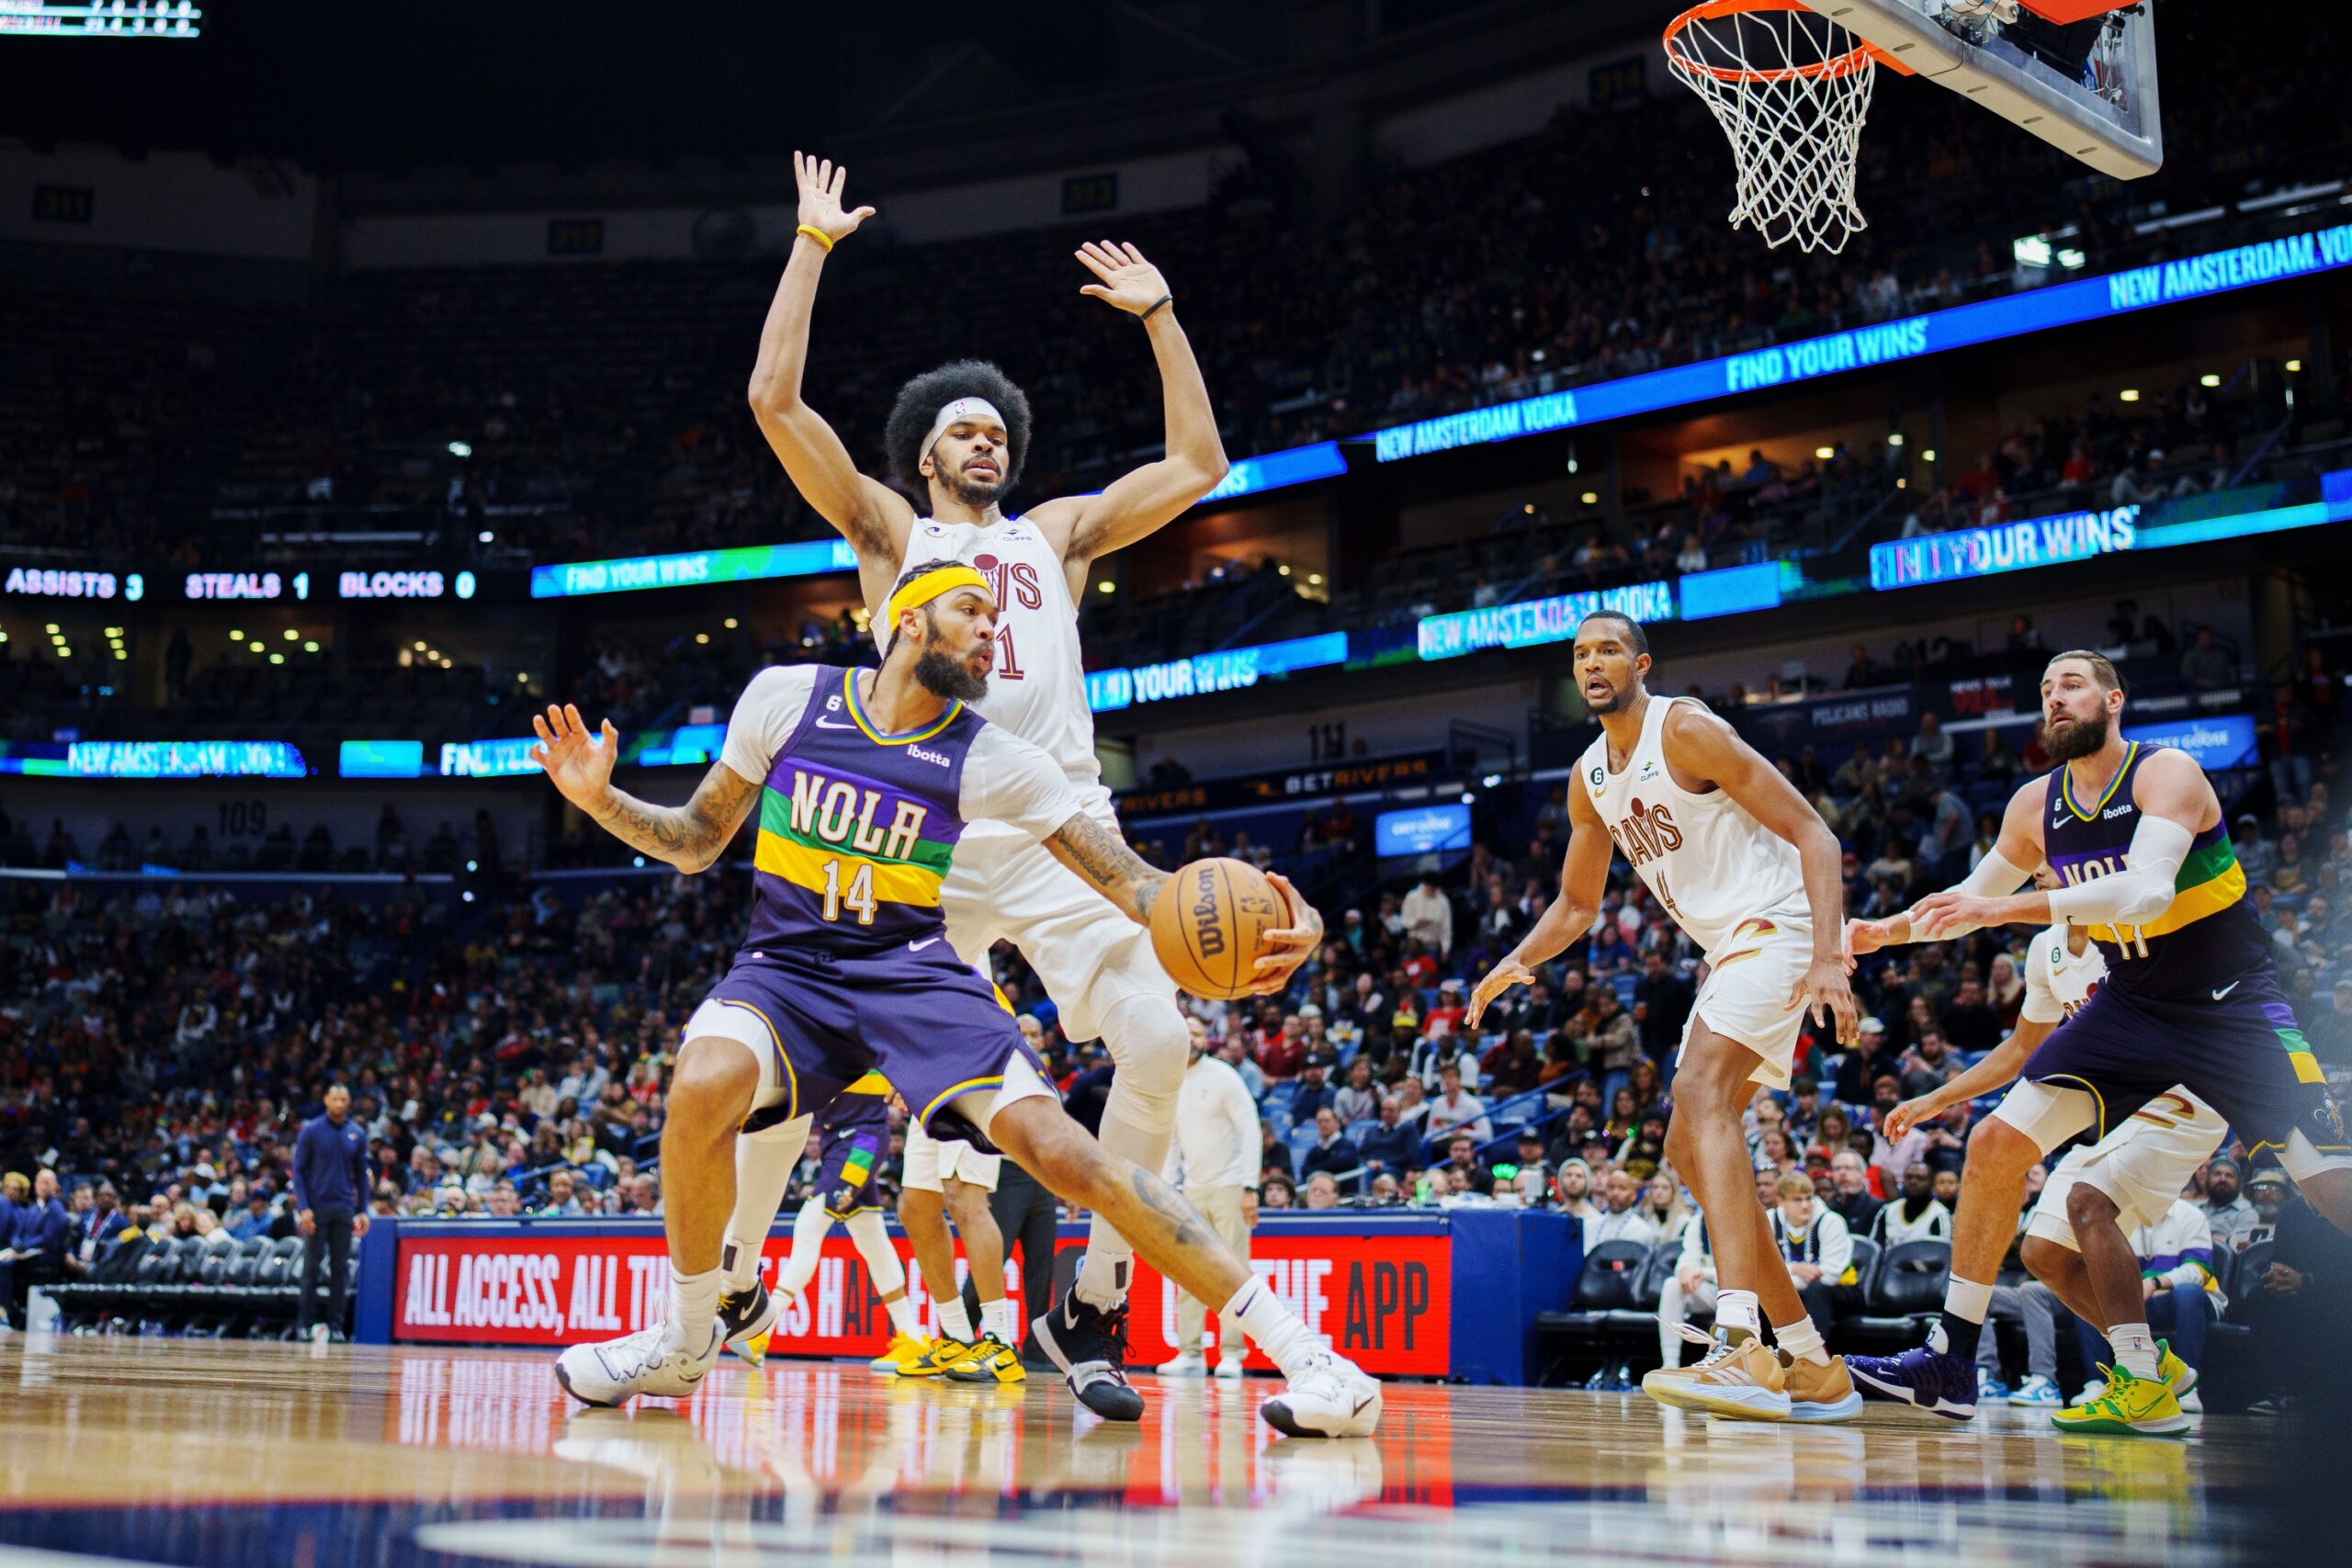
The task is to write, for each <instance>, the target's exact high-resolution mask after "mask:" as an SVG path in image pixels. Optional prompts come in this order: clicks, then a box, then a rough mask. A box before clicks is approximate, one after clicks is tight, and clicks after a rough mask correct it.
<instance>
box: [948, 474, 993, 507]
mask: <svg viewBox="0 0 2352 1568" xmlns="http://www.w3.org/2000/svg"><path fill="white" fill-rule="evenodd" d="M939 483H940V487H941V488H942V489H943V490H944V491H947V493H948V494H950V495H952V496H954V497H955V498H956V501H958V502H961V503H962V504H964V505H966V506H968V507H970V508H971V509H972V510H973V511H975V512H984V511H986V510H987V509H988V508H989V507H991V506H994V505H995V504H996V503H997V500H998V498H999V497H1001V495H1003V494H1004V481H1003V480H1002V479H966V478H965V477H964V476H963V475H962V474H961V473H954V474H942V475H940V476H939Z"/></svg>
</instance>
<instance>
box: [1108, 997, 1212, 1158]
mask: <svg viewBox="0 0 2352 1568" xmlns="http://www.w3.org/2000/svg"><path fill="white" fill-rule="evenodd" d="M1103 1043H1104V1044H1106V1045H1108V1046H1109V1047H1110V1048H1111V1060H1112V1061H1113V1062H1114V1063H1116V1064H1117V1065H1118V1069H1119V1070H1118V1074H1117V1076H1116V1077H1114V1078H1113V1079H1112V1080H1111V1093H1112V1096H1113V1099H1114V1102H1115V1101H1116V1100H1120V1099H1125V1100H1126V1101H1127V1102H1128V1103H1129V1104H1130V1105H1131V1106H1133V1107H1135V1108H1136V1110H1137V1111H1145V1112H1148V1116H1138V1117H1137V1118H1136V1119H1137V1120H1144V1121H1147V1122H1148V1124H1150V1125H1155V1126H1157V1125H1161V1124H1166V1123H1170V1122H1173V1121H1174V1119H1175V1115H1176V1095H1177V1093H1178V1091H1179V1090H1181V1089H1182V1088H1183V1087H1184V1069H1185V1067H1186V1066H1189V1065H1190V1063H1191V1061H1192V1055H1193V1036H1192V1032H1191V1031H1190V1030H1188V1029H1186V1028H1185V1027H1184V1015H1183V1013H1182V1012H1181V1011H1180V1010H1178V1009H1177V1006H1176V1003H1175V1002H1174V1001H1173V1000H1172V999H1171V998H1167V997H1159V996H1151V995H1148V994H1147V995H1138V996H1132V997H1128V998H1125V1000H1123V1001H1120V1002H1119V1003H1117V1004H1116V1005H1114V1007H1112V1008H1111V1009H1110V1010H1108V1011H1107V1012H1106V1013H1105V1014H1104V1015H1103Z"/></svg>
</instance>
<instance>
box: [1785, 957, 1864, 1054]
mask: <svg viewBox="0 0 2352 1568" xmlns="http://www.w3.org/2000/svg"><path fill="white" fill-rule="evenodd" d="M1847 966H1848V965H1847V960H1846V959H1845V957H1844V956H1843V955H1842V954H1841V955H1840V956H1838V957H1836V958H1816V959H1815V960H1814V961H1813V962H1812V963H1811V964H1808V965H1806V967H1805V972H1804V974H1802V975H1800V976H1797V983H1796V984H1795V985H1793V986H1792V987H1789V1000H1788V1006H1789V1008H1790V1009H1791V1010H1795V1009H1797V1008H1803V1009H1804V1010H1806V1012H1808V1013H1809V1014H1811V1015H1812V1018H1813V1021H1814V1023H1815V1026H1816V1027H1818V1026H1819V1025H1821V1024H1823V1023H1825V1022H1829V1021H1835V1022H1836V1024H1837V1029H1838V1043H1839V1044H1840V1045H1851V1044H1852V1043H1854V1042H1855V1040H1857V1039H1858V1038H1860V1034H1861V1013H1860V1010H1859V1009H1857V1008H1856V1007H1855V1005H1854V988H1853V987H1852V986H1851V985H1849V983H1848V982H1847V979H1846V971H1847ZM1825 1015H1826V1016H1825Z"/></svg>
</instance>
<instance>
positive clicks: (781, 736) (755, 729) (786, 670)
mask: <svg viewBox="0 0 2352 1568" xmlns="http://www.w3.org/2000/svg"><path fill="white" fill-rule="evenodd" d="M817 670H818V667H817V666H816V665H814V664H775V665H771V666H769V667H768V668H767V669H765V670H763V671H760V672H759V673H758V674H756V675H754V676H752V681H751V684H749V685H747V686H745V687H744V688H743V694H742V695H741V696H740V697H738V698H736V699H735V711H734V712H733V713H731V714H729V715H728V716H727V743H726V745H724V746H723V747H721V748H720V749H719V752H718V760H719V761H722V762H724V763H726V764H727V768H728V771H729V773H739V774H741V776H742V777H744V778H747V779H749V780H751V781H752V783H753V784H760V783H763V781H765V779H766V778H767V776H768V770H769V769H770V768H772V767H774V766H775V754H776V753H777V752H779V751H781V750H784V743H785V742H786V741H787V740H789V739H792V731H793V729H794V728H795V727H797V725H798V724H799V723H800V716H801V715H802V714H804V713H807V712H808V711H809V697H810V695H811V694H814V693H815V691H816V690H817Z"/></svg>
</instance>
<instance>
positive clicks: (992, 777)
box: [961, 724, 1085, 840]
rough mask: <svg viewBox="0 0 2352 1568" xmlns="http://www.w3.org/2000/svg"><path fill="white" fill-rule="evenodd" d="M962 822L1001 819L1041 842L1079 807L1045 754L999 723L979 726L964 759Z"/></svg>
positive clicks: (1075, 795) (1065, 779)
mask: <svg viewBox="0 0 2352 1568" xmlns="http://www.w3.org/2000/svg"><path fill="white" fill-rule="evenodd" d="M961 801H962V807H963V814H964V820H965V821H967V822H980V821H988V822H1002V823H1004V824H1005V825H1006V826H1007V827H1011V828H1017V829H1020V830H1021V831H1022V832H1023V833H1026V834H1027V835H1028V836H1029V837H1030V838H1032V839H1035V840H1044V839H1045V838H1046V837H1047V836H1048V835H1050V834H1051V833H1052V832H1053V831H1054V829H1057V828H1059V827H1060V826H1061V825H1062V824H1063V823H1065V822H1067V821H1069V819H1070V818H1073V817H1075V816H1077V815H1078V814H1079V813H1080V811H1082V810H1084V809H1085V806H1084V804H1083V803H1082V802H1081V801H1080V799H1079V798H1078V791H1077V790H1075V789H1073V788H1071V787H1070V782H1069V777H1068V776H1067V775H1066V774H1064V773H1063V772H1062V771H1061V768H1060V767H1059V766H1058V765H1057V763H1056V762H1055V761H1054V760H1053V759H1052V758H1051V757H1048V756H1046V753H1045V752H1044V751H1043V750H1040V749H1039V748H1037V747H1035V746H1033V745H1031V744H1030V743H1029V742H1028V741H1026V740H1023V739H1021V737H1019V736H1017V735H1015V734H1013V733H1012V731H1011V730H1009V729H1007V728H1003V727H1002V726H1001V725H995V724H985V725H982V726H981V727H980V732H979V733H978V735H975V736H973V737H972V745H971V750H969V751H968V752H967V753H966V754H965V757H964V782H963V791H962V795H961Z"/></svg>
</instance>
